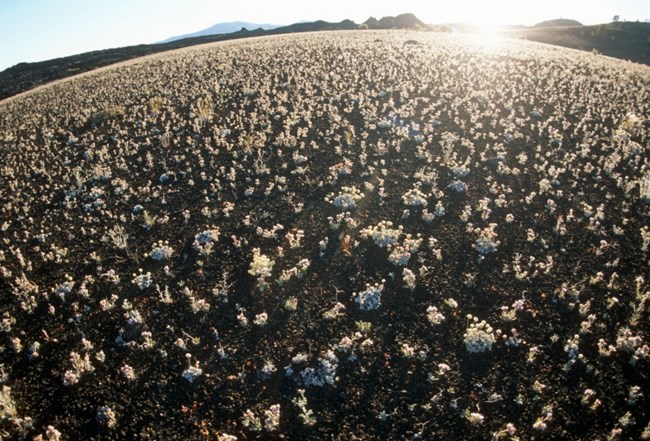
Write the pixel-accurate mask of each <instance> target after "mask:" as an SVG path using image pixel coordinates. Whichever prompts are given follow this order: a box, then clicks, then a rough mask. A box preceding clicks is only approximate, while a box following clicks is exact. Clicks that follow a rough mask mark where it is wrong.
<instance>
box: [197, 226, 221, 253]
mask: <svg viewBox="0 0 650 441" xmlns="http://www.w3.org/2000/svg"><path fill="white" fill-rule="evenodd" d="M219 234H220V231H219V228H217V227H214V226H213V227H212V228H210V229H207V230H204V231H202V232H200V233H198V234H197V235H196V236H194V242H193V243H192V247H193V248H194V249H195V250H196V251H198V252H200V253H201V254H204V255H208V254H210V253H211V252H212V248H213V247H214V243H215V242H217V241H218V240H219Z"/></svg>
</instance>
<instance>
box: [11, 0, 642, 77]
mask: <svg viewBox="0 0 650 441" xmlns="http://www.w3.org/2000/svg"><path fill="white" fill-rule="evenodd" d="M406 12H411V13H414V14H415V15H416V16H417V17H418V18H419V19H420V20H422V21H423V22H425V23H429V24H440V23H454V22H472V23H477V24H483V25H490V24H524V25H533V24H535V23H538V22H540V21H544V20H550V19H555V18H571V19H574V20H578V21H580V22H581V23H583V24H598V23H608V22H610V21H612V18H613V17H614V15H619V16H620V18H621V19H625V20H630V21H635V20H639V21H644V20H648V19H650V1H649V0H603V1H599V0H373V1H368V0H361V1H359V0H356V1H355V0H325V1H309V0H0V71H2V70H4V69H6V68H8V67H10V66H13V65H15V64H17V63H19V62H34V61H42V60H48V59H52V58H57V57H63V56H67V55H74V54H78V53H82V52H88V51H92V50H99V49H108V48H113V47H121V46H129V45H135V44H141V43H145V44H146V43H155V42H157V41H162V40H165V39H167V38H169V37H173V36H176V35H182V34H188V33H192V32H196V31H199V30H201V29H205V28H208V27H210V26H212V25H214V24H216V23H225V22H231V21H247V22H251V23H271V24H278V25H287V24H292V23H297V22H300V21H315V20H326V21H333V22H338V21H341V20H344V19H346V18H349V19H351V20H353V21H354V22H356V23H363V22H364V21H365V20H366V19H368V17H370V16H373V17H375V18H377V19H379V18H381V17H383V16H387V15H392V16H394V15H399V14H402V13H406Z"/></svg>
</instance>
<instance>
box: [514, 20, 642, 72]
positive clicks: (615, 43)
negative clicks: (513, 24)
mask: <svg viewBox="0 0 650 441" xmlns="http://www.w3.org/2000/svg"><path fill="white" fill-rule="evenodd" d="M504 35H508V36H511V37H516V38H525V39H527V40H531V41H538V42H540V43H548V44H554V45H557V46H563V47H568V48H572V49H579V50H584V51H594V52H598V53H601V54H603V55H607V56H610V57H615V58H621V59H624V60H630V61H634V62H637V63H643V64H650V23H636V22H613V23H609V24H601V25H594V26H543V27H532V28H521V29H511V30H508V31H506V32H504Z"/></svg>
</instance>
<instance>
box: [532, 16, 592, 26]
mask: <svg viewBox="0 0 650 441" xmlns="http://www.w3.org/2000/svg"><path fill="white" fill-rule="evenodd" d="M556 26H582V23H580V22H579V21H576V20H571V19H569V18H556V19H555V20H546V21H542V22H540V23H537V24H536V25H535V26H534V27H536V28H552V27H556Z"/></svg>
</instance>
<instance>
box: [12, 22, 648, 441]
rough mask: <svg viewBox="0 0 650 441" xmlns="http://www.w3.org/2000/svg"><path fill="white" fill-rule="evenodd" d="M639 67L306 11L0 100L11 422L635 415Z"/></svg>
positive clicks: (361, 425)
mask: <svg viewBox="0 0 650 441" xmlns="http://www.w3.org/2000/svg"><path fill="white" fill-rule="evenodd" d="M649 115H650V68H648V67H645V66H641V65H636V64H632V63H628V62H623V61H618V60H613V59H609V58H606V57H602V56H598V55H594V54H590V53H583V52H577V51H572V50H568V49H560V48H557V47H552V46H547V45H541V44H535V43H530V42H525V41H516V40H508V39H496V38H488V37H481V36H472V35H455V34H453V35H452V34H434V33H418V32H407V31H377V32H375V31H352V32H329V33H328V32H323V33H312V34H296V35H289V36H279V37H268V38H260V39H248V40H239V41H234V42H223V43H217V44H212V45H206V46H200V47H195V48H190V49H184V50H182V51H175V52H169V53H165V54H160V55H156V56H152V57H147V58H143V59H140V60H136V61H135V62H130V63H127V64H121V65H116V66H114V67H111V68H107V69H103V70H100V71H96V72H93V73H90V74H87V75H84V76H80V77H76V78H72V79H69V80H66V81H63V82H59V83H55V84H53V85H50V86H46V87H43V88H40V89H38V90H35V91H32V92H28V93H26V94H23V95H20V96H17V97H14V98H11V99H8V100H5V101H3V102H0V167H1V171H0V213H1V218H0V241H1V242H0V310H1V312H0V314H1V315H2V317H1V320H2V322H1V325H0V382H1V383H2V384H1V387H2V394H0V438H2V439H5V438H6V439H30V440H31V439H49V440H56V439H61V440H68V439H69V440H104V439H106V440H110V439H113V440H117V439H148V440H219V441H226V440H229V441H232V440H235V439H238V440H251V439H285V440H323V439H332V440H355V439H356V440H490V439H493V440H517V439H519V440H532V439H536V440H543V439H562V440H603V441H604V440H618V439H620V440H636V439H650V423H649V422H650V410H649V409H650V405H649V399H650V387H649V384H650V381H649V380H650V379H649V376H650V341H649V332H650V328H649V321H648V314H649V309H650V304H649V301H648V298H649V297H650V285H649V282H650V271H649V262H650V255H649V252H650V251H649V248H650V226H649V221H648V219H649V213H650V159H649V157H650V155H649V154H648V149H649V147H648V142H649V138H650V136H649V135H650V122H649V121H648V120H647V118H648V117H649Z"/></svg>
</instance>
